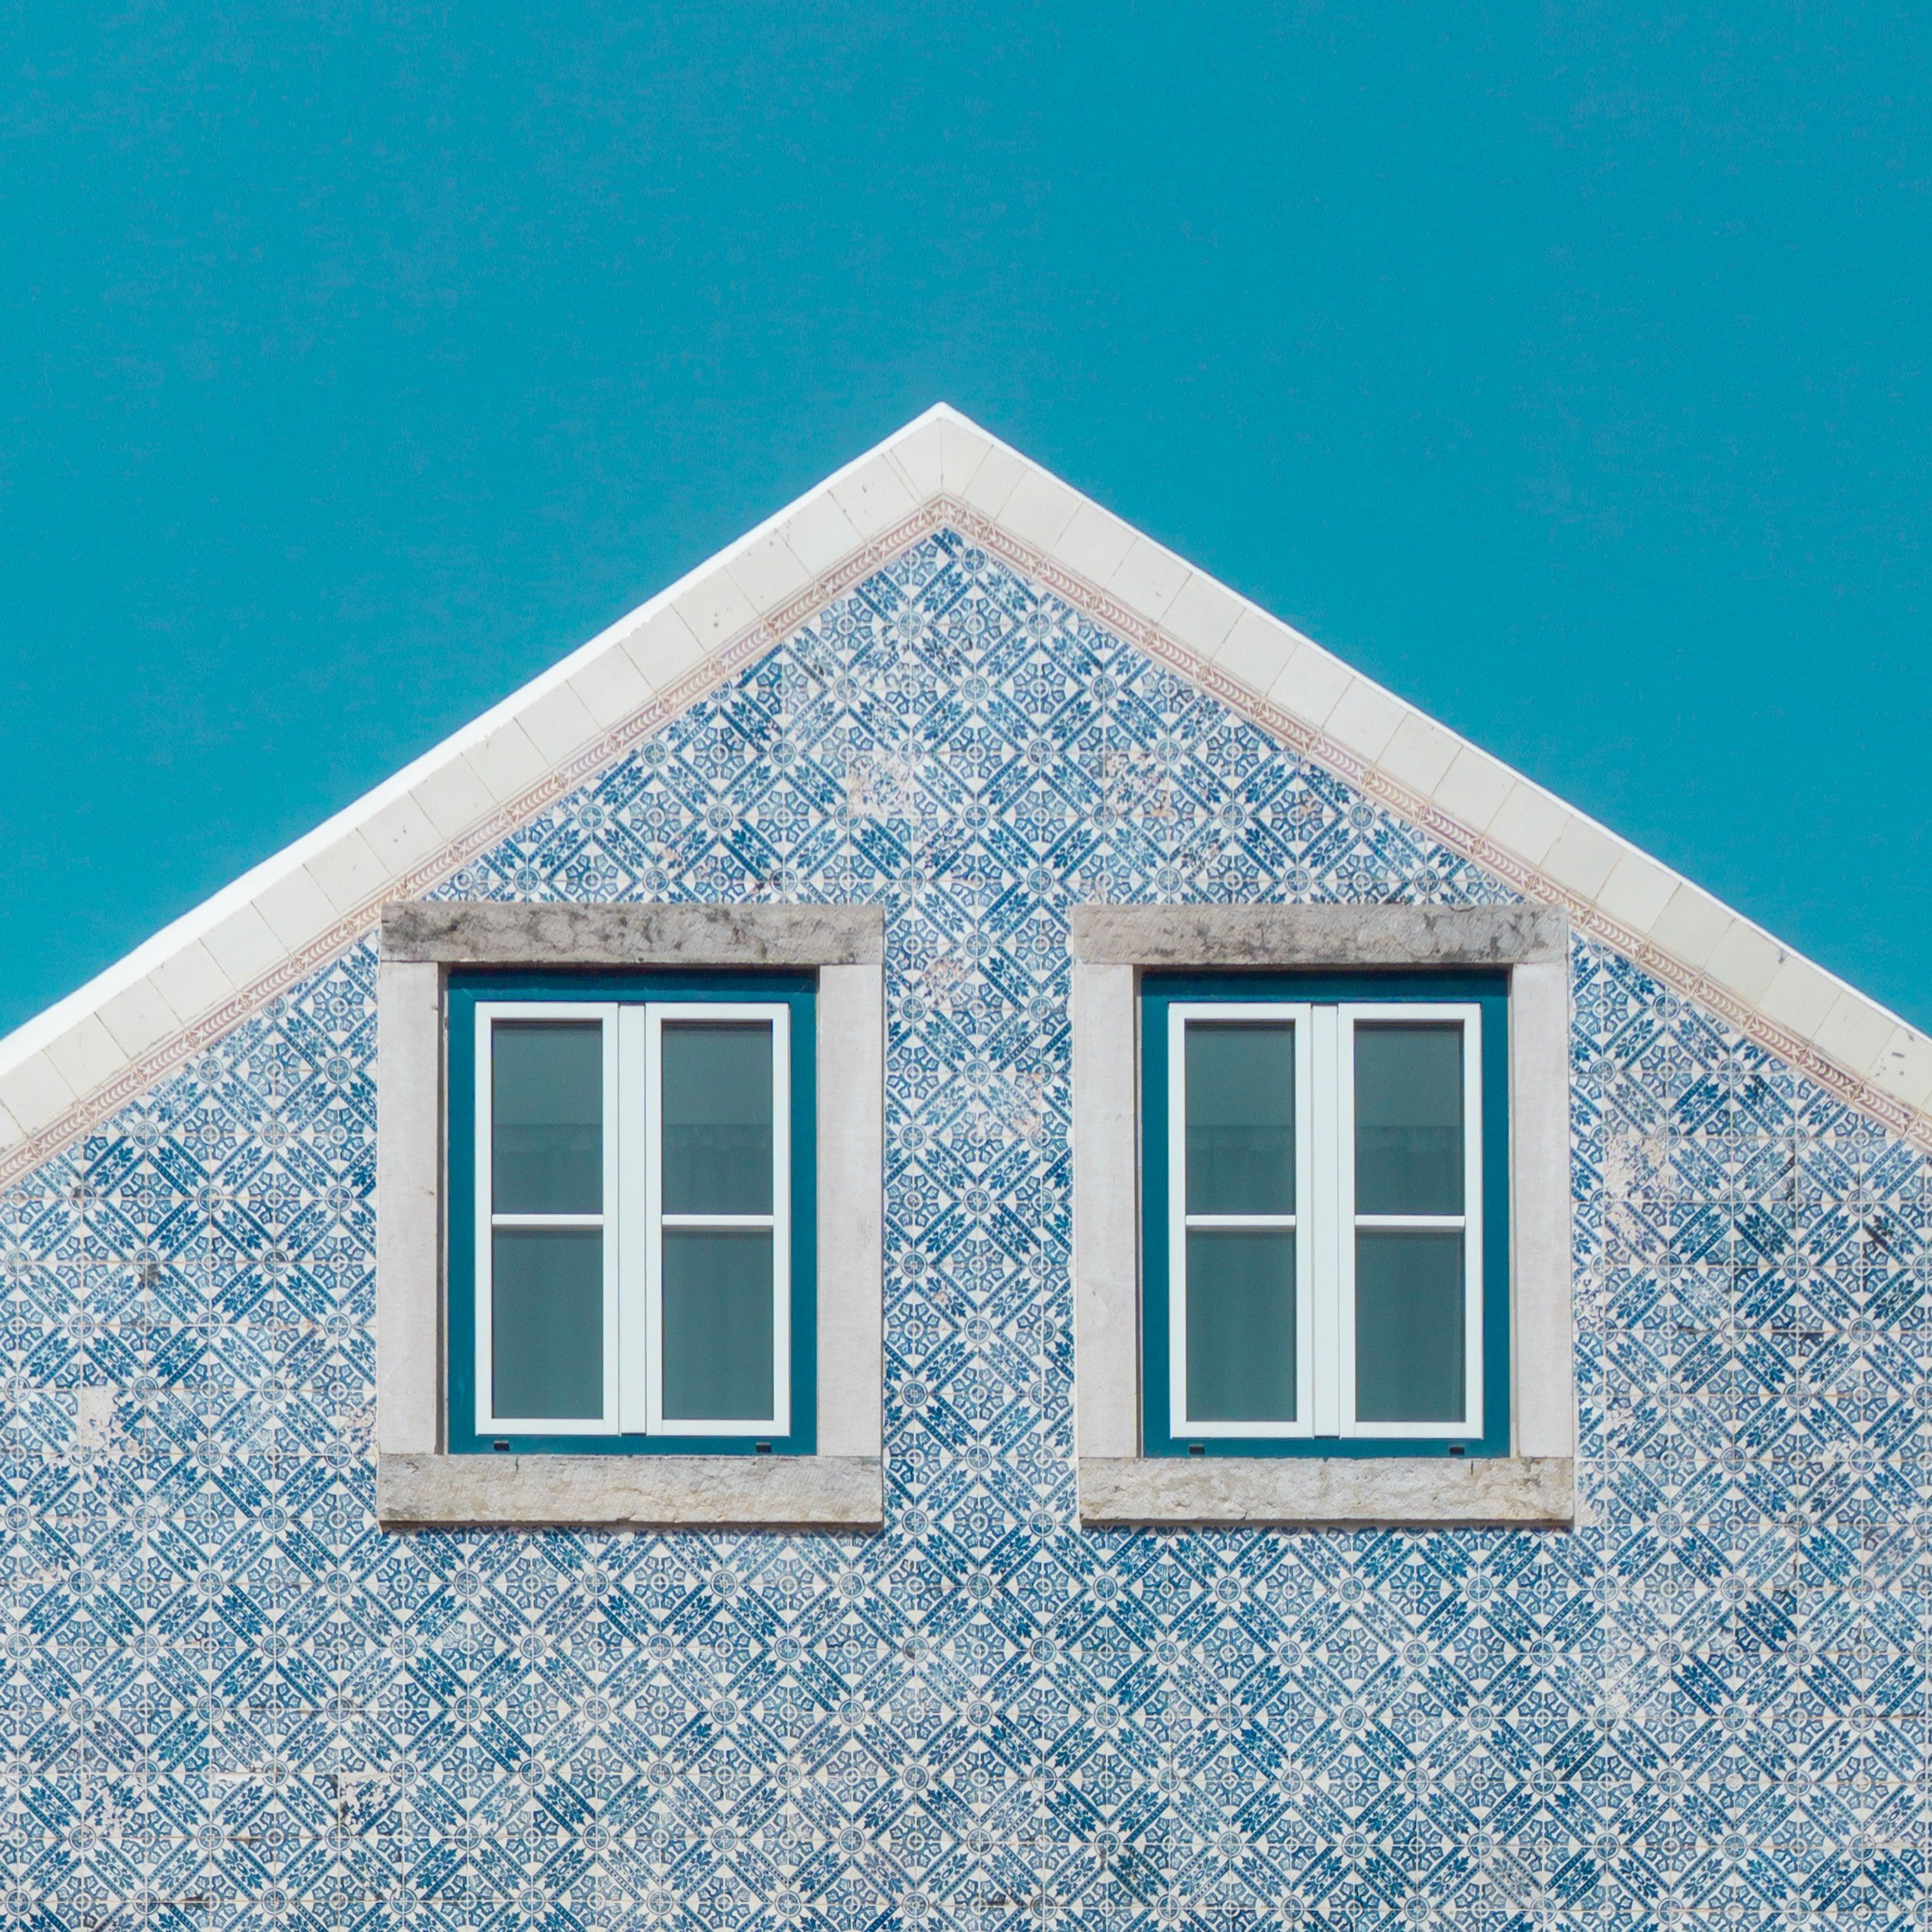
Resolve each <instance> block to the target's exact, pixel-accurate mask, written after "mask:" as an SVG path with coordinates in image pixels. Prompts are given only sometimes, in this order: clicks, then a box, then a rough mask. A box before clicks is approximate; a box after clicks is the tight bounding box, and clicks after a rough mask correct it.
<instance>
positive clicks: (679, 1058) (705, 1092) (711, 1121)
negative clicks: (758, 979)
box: [663, 1020, 772, 1413]
mask: <svg viewBox="0 0 1932 1932" xmlns="http://www.w3.org/2000/svg"><path fill="white" fill-rule="evenodd" d="M663 1094H664V1212H665V1213H667V1214H769V1213H770V1212H771V1211H772V1023H771V1022H770V1021H769V1020H725V1021H719V1020H707V1021H704V1022H691V1021H688V1020H679V1021H677V1022H675V1023H674V1024H673V1023H671V1022H666V1023H665V1026H664V1075H663ZM740 1413H746V1412H745V1411H740Z"/></svg>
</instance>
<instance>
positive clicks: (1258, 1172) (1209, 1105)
mask: <svg viewBox="0 0 1932 1932" xmlns="http://www.w3.org/2000/svg"><path fill="white" fill-rule="evenodd" d="M1186 1104H1187V1211H1188V1212H1189V1214H1292V1213H1294V1028H1293V1027H1292V1026H1291V1025H1288V1024H1287V1022H1278V1021H1273V1020H1259V1021H1252V1020H1234V1021H1227V1020H1212V1021H1200V1020H1190V1021H1189V1022H1188V1023H1187V1101H1186Z"/></svg>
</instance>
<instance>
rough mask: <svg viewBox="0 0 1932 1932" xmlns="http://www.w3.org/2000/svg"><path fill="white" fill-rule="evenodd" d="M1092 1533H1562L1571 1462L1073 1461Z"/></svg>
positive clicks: (1572, 1483)
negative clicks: (1166, 1527) (1167, 1527)
mask: <svg viewBox="0 0 1932 1932" xmlns="http://www.w3.org/2000/svg"><path fill="white" fill-rule="evenodd" d="M1080 1520H1081V1524H1082V1526H1083V1527H1086V1528H1089V1529H1125V1528H1129V1527H1144V1526H1148V1525H1154V1524H1173V1525H1175V1526H1176V1527H1181V1526H1185V1527H1193V1528H1216V1527H1227V1528H1235V1527H1248V1528H1268V1527H1274V1528H1281V1529H1364V1530H1366V1529H1385V1530H1402V1529H1411V1530H1424V1529H1427V1530H1444V1529H1499V1530H1503V1529H1507V1530H1529V1529H1543V1530H1556V1529H1563V1530H1566V1529H1570V1528H1571V1527H1573V1526H1574V1525H1575V1523H1576V1465H1575V1463H1574V1461H1573V1459H1572V1458H1570V1457H1569V1456H1507V1457H1504V1456H1494V1457H1486V1458H1485V1457H1472V1458H1470V1459H1468V1461H1464V1460H1461V1459H1460V1458H1449V1457H1438V1456H1430V1457H1427V1458H1417V1459H1416V1460H1415V1461H1408V1460H1406V1459H1405V1458H1400V1457H1380V1456H1378V1457H1351V1456H1336V1457H1332V1458H1320V1457H1314V1456H1306V1457H1304V1456H1294V1457H1289V1456H1281V1457H1261V1456H1217V1457H1212V1458H1209V1457H1205V1456H1202V1457H1198V1458H1197V1457H1192V1456H1189V1457H1179V1456H1145V1457H1143V1456H1082V1457H1081V1459H1080Z"/></svg>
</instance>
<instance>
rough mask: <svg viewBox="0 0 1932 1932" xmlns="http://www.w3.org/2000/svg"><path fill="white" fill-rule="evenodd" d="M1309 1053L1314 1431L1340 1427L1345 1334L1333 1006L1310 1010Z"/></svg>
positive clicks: (1342, 1112)
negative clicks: (1310, 1047)
mask: <svg viewBox="0 0 1932 1932" xmlns="http://www.w3.org/2000/svg"><path fill="white" fill-rule="evenodd" d="M1309 1030H1310V1035H1312V1038H1311V1040H1310V1045H1312V1047H1313V1048H1314V1051H1313V1053H1312V1054H1311V1055H1310V1058H1311V1059H1312V1061H1313V1062H1314V1067H1313V1072H1314V1080H1313V1082H1312V1087H1313V1091H1312V1092H1311V1094H1310V1107H1311V1111H1312V1113H1313V1115H1314V1118H1313V1120H1312V1121H1311V1122H1310V1127H1311V1128H1312V1132H1311V1133H1310V1141H1311V1143H1312V1151H1313V1153H1314V1163H1313V1165H1314V1176H1313V1179H1314V1199H1313V1200H1312V1201H1311V1202H1310V1204H1309V1213H1308V1216H1307V1219H1308V1222H1309V1234H1310V1260H1311V1261H1312V1262H1313V1264H1314V1382H1315V1387H1314V1433H1315V1434H1316V1435H1340V1433H1341V1432H1342V1410H1343V1401H1342V1395H1343V1387H1342V1369H1343V1344H1344V1337H1343V1306H1342V1301H1343V1297H1342V1269H1343V1254H1342V1242H1343V1238H1344V1234H1343V1231H1344V1228H1345V1227H1346V1220H1345V1212H1346V1205H1347V1204H1346V1201H1345V1199H1344V1195H1343V1189H1344V1186H1345V1182H1346V1173H1345V1171H1344V1170H1345V1169H1346V1166H1347V1165H1348V1163H1347V1161H1346V1150H1345V1149H1344V1148H1343V1146H1342V1135H1343V1130H1344V1127H1345V1124H1346V1113H1347V1109H1346V1096H1345V1094H1344V1093H1343V1068H1342V1065H1341V1061H1342V1058H1343V1053H1342V1048H1343V1029H1342V1026H1341V1021H1340V1015H1339V1014H1338V1013H1337V1012H1336V1010H1335V1009H1334V1008H1333V1007H1332V1006H1317V1007H1316V1008H1315V1009H1314V1010H1313V1011H1312V1012H1310V1015H1309Z"/></svg>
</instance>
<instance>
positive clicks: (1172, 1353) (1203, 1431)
mask: <svg viewBox="0 0 1932 1932" xmlns="http://www.w3.org/2000/svg"><path fill="white" fill-rule="evenodd" d="M1312 1011H1313V1009H1312V1008H1310V1006H1308V1005H1307V1004H1306V1003H1299V1004H1298V1003H1296V1002H1291V1001H1286V1000H1225V999H1222V1000H1186V1001H1182V1000H1176V1002H1174V1004H1173V1005H1171V1006H1170V1007H1169V1008H1168V1009H1167V1041H1168V1045H1167V1066H1168V1078H1167V1201H1168V1213H1167V1219H1168V1248H1167V1309H1168V1316H1167V1337H1168V1341H1167V1354H1168V1376H1169V1379H1168V1412H1169V1415H1172V1416H1173V1417H1174V1418H1175V1421H1174V1422H1173V1432H1174V1433H1175V1434H1176V1435H1182V1434H1186V1435H1190V1436H1196V1437H1199V1438H1203V1439H1205V1438H1229V1439H1233V1440H1241V1439H1242V1438H1248V1437H1253V1436H1271V1437H1287V1438H1291V1437H1297V1436H1305V1435H1311V1434H1312V1433H1313V1432H1314V1402H1315V1347H1316V1343H1315V1310H1314V1300H1315V1291H1314V1274H1315V1268H1314V1254H1313V1251H1312V1250H1313V1246H1314V1244H1313V1242H1311V1241H1310V1240H1308V1239H1307V1238H1305V1235H1304V1230H1305V1229H1306V1228H1307V1223H1308V1222H1310V1220H1311V1219H1313V1218H1314V1217H1313V1216H1312V1215H1310V1212H1309V1209H1310V1205H1311V1204H1312V1202H1313V1200H1314V1146H1313V1144H1312V1143H1313V1140H1314V1137H1313V1135H1312V1134H1311V1133H1310V1132H1309V1131H1308V1125H1309V1121H1310V1116H1311V1101H1310V1095H1311V1094H1312V1093H1313V1091H1314V1064H1313V1062H1314V1051H1313V1050H1312V1041H1311V1037H1310V1036H1311V1033H1312V1028H1311V1027H1310V1023H1309V1015H1310V1013H1311V1012H1312ZM1253 1020H1265V1021H1271V1022H1276V1023H1282V1022H1285V1023H1286V1024H1287V1025H1290V1026H1291V1027H1292V1028H1294V1168H1295V1173H1294V1199H1295V1210H1296V1211H1295V1212H1294V1213H1293V1214H1290V1215H1225V1214H1213V1215H1200V1214H1192V1213H1190V1212H1189V1211H1188V1205H1187V1061H1186V1055H1187V1028H1188V1024H1189V1022H1190V1021H1196V1022H1207V1023H1210V1024H1212V1022H1216V1021H1219V1022H1222V1023H1224V1024H1226V1025H1236V1024H1238V1023H1239V1022H1242V1021H1253ZM1196 1228H1276V1229H1281V1230H1284V1231H1286V1230H1290V1229H1292V1230H1293V1231H1294V1236H1295V1243H1294V1296H1295V1363H1296V1374H1295V1402H1294V1406H1295V1416H1296V1419H1295V1420H1294V1422H1195V1421H1194V1420H1193V1419H1192V1418H1190V1417H1189V1415H1188V1412H1187V1237H1188V1235H1189V1232H1190V1230H1192V1229H1196Z"/></svg>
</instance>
